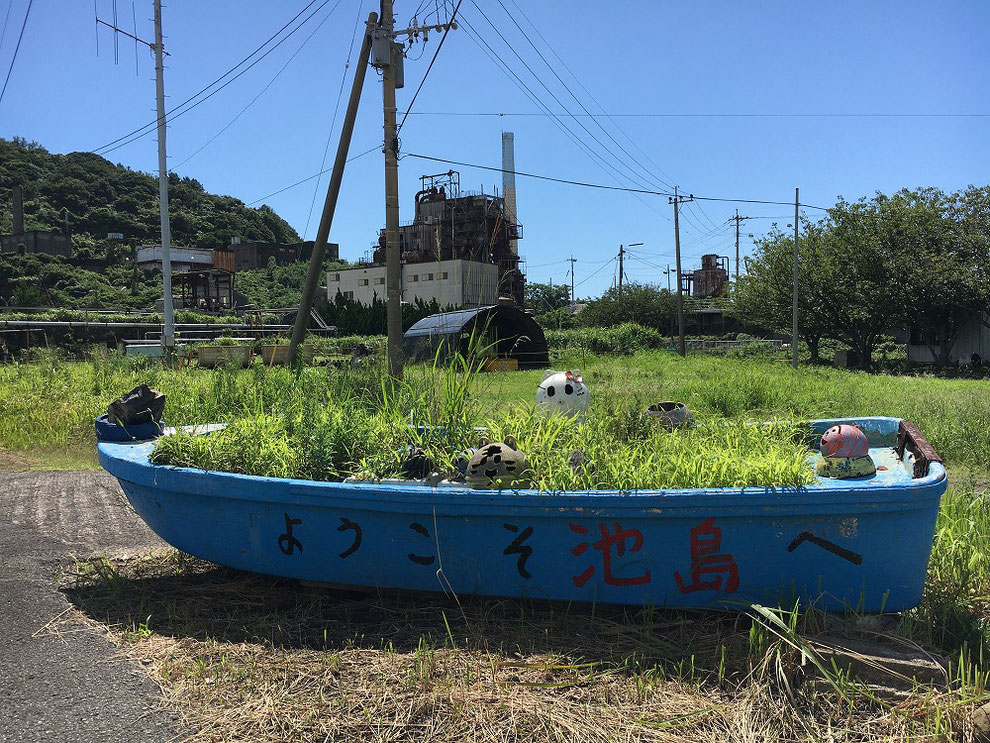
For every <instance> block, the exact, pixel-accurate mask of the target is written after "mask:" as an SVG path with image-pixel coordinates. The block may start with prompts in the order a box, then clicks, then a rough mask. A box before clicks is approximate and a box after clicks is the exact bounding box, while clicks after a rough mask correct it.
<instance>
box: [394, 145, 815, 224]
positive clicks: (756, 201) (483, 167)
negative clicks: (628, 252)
mask: <svg viewBox="0 0 990 743" xmlns="http://www.w3.org/2000/svg"><path fill="white" fill-rule="evenodd" d="M403 157H415V158H416V159H418V160H429V161H431V162H437V163H447V164H449V165H459V166H461V167H464V168H476V169H478V170H488V171H492V172H495V173H512V174H514V175H519V176H522V177H524V178H536V179H538V180H542V181H552V182H554V183H564V184H567V185H570V186H583V187H585V188H599V189H604V190H607V191H626V192H628V193H638V194H648V195H650V196H673V193H672V192H671V193H668V192H666V191H650V190H648V189H643V188H629V187H626V186H608V185H605V184H602V183H588V182H586V181H574V180H569V179H567V178H556V177H554V176H549V175H539V174H537V173H526V172H524V171H522V170H505V169H503V168H496V167H494V166H491V165H478V164H477V163H468V162H464V161H462V160H451V159H449V158H445V157H432V156H430V155H420V154H417V153H415V152H407V153H405V154H404V155H403ZM694 198H696V199H704V200H705V201H728V202H741V203H746V204H783V205H785V206H792V205H793V204H794V202H793V201H767V200H762V199H727V198H720V197H717V196H697V195H695V197H694ZM799 206H803V207H805V208H806V209H821V210H822V211H828V209H829V207H825V206H815V205H814V204H799Z"/></svg>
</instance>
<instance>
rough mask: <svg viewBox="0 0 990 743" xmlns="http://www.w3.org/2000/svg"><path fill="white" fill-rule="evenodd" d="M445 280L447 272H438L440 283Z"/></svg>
mask: <svg viewBox="0 0 990 743" xmlns="http://www.w3.org/2000/svg"><path fill="white" fill-rule="evenodd" d="M446 278H447V272H446V271H441V272H440V280H441V281H444V280H446Z"/></svg>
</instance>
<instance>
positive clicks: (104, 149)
mask: <svg viewBox="0 0 990 743" xmlns="http://www.w3.org/2000/svg"><path fill="white" fill-rule="evenodd" d="M316 2H317V0H310V1H309V2H308V3H307V4H306V5H305V7H303V9H302V10H300V11H299V12H298V13H296V15H294V16H293V17H292V19H291V20H290V21H289V22H288V23H286V24H285V25H284V26H282V28H280V29H279V30H278V31H276V32H275V33H274V34H272V35H271V36H270V37H268V39H267V40H266V41H265V42H264V43H262V44H261V45H260V46H259V47H258V48H257V49H255V50H254V51H253V52H251V53H250V54H248V55H247V56H246V57H244V59H242V60H241V61H240V62H238V63H237V64H235V65H234V66H233V67H231V68H230V69H229V70H227V71H226V72H225V73H223V74H222V75H221V76H220V77H218V78H217V79H216V80H214V81H213V82H211V83H210V84H209V85H206V86H204V87H203V88H201V89H200V90H199V91H197V92H196V93H194V94H193V95H191V96H189V97H188V98H186V100H184V101H183V102H182V103H180V104H178V105H177V106H175V107H174V108H172V109H171V110H169V111H167V112H166V113H165V116H164V117H163V118H167V119H168V120H169V121H171V120H172V119H173V118H178V117H179V116H180V115H182V114H183V113H186V111H188V110H191V109H192V108H194V107H195V106H198V105H199V104H200V103H203V102H204V101H206V100H208V99H209V98H211V97H212V96H214V95H215V94H216V93H218V92H219V91H220V90H222V89H223V88H225V87H227V85H229V84H230V83H232V82H233V81H234V80H236V79H237V78H238V77H240V76H241V75H243V74H244V73H245V72H247V71H248V70H249V69H251V67H253V66H254V65H255V64H257V63H258V62H260V61H261V60H262V59H264V58H265V57H266V56H268V55H269V54H270V53H271V52H273V51H274V50H275V49H277V48H278V47H279V46H280V45H281V44H283V43H284V42H285V41H286V40H288V38H289V37H290V36H291V35H292V34H294V33H295V32H296V31H298V30H299V29H300V28H301V27H302V26H303V25H304V24H305V23H306V22H307V21H309V19H310V18H312V17H313V16H314V15H315V14H316V13H318V12H319V11H320V10H322V9H323V7H324V6H326V5H327V3H329V2H330V0H324V2H323V3H321V4H320V6H319V7H318V8H317V9H316V10H315V11H314V12H313V13H312V14H310V15H309V16H307V17H306V18H305V19H304V20H303V22H302V23H300V24H299V25H298V26H296V28H294V29H293V30H292V31H290V32H289V33H288V34H287V35H286V36H285V37H284V38H283V39H281V40H279V41H278V43H276V44H275V45H274V46H273V47H272V48H271V49H269V50H268V51H267V52H265V54H263V55H262V56H261V57H259V58H258V59H256V60H255V61H254V62H252V63H251V65H250V66H248V67H247V68H245V69H244V70H241V72H239V73H238V74H237V75H236V76H234V77H233V78H231V79H230V80H228V81H227V82H226V83H224V84H223V85H222V86H221V87H220V88H217V90H214V91H213V92H212V93H210V94H209V95H208V96H206V98H203V99H202V100H200V101H197V102H196V103H194V104H193V105H192V106H190V107H189V108H188V109H186V110H185V111H181V112H179V109H181V108H183V107H184V106H186V105H187V104H189V103H190V102H192V101H193V100H195V99H196V98H198V97H199V96H200V95H202V94H203V93H205V92H206V91H207V90H209V89H210V88H212V87H213V86H214V85H216V84H218V83H219V82H221V81H222V80H223V79H224V78H226V77H227V76H229V75H230V74H232V73H233V72H234V71H235V70H237V68H239V67H240V66H241V65H243V64H244V63H246V62H247V61H248V60H249V59H251V58H252V57H253V56H254V55H256V54H257V53H258V52H260V51H261V50H262V49H264V48H265V47H266V46H268V44H270V43H271V42H272V41H273V40H274V39H276V38H277V37H278V36H279V35H280V34H281V33H282V32H283V31H285V29H287V28H288V27H289V26H291V25H292V24H293V23H295V21H296V19H298V18H299V17H300V16H301V15H302V14H303V13H305V12H306V11H307V10H309V8H310V7H312V6H313V5H314V4H315V3H316ZM177 112H178V113H177ZM173 114H174V115H173ZM158 123H159V122H158V119H157V118H156V119H155V120H154V121H150V122H148V123H147V124H145V125H144V126H140V127H138V128H137V129H134V130H133V131H131V132H129V133H127V134H125V135H123V136H122V137H117V139H114V140H113V141H111V142H107V143H106V144H104V145H101V146H100V147H96V148H94V149H93V150H91V152H93V153H95V154H98V155H105V154H108V153H110V152H113V151H114V150H116V149H119V148H120V147H123V146H125V145H127V144H130V143H131V142H134V141H137V140H138V139H141V138H142V137H144V136H145V135H147V134H150V133H151V131H153V130H154V129H155V128H156V127H157V126H158ZM149 127H150V129H149ZM145 129H148V131H144V130H145ZM139 132H143V133H142V134H139ZM135 134H137V135H138V136H137V137H134V139H131V137H132V136H133V135H135ZM123 140H129V141H123ZM118 142H121V144H119V145H118V144H117V143H118ZM114 145H117V146H114Z"/></svg>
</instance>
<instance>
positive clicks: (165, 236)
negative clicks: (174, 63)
mask: <svg viewBox="0 0 990 743" xmlns="http://www.w3.org/2000/svg"><path fill="white" fill-rule="evenodd" d="M154 3H155V104H156V109H157V111H158V211H159V215H160V217H161V224H162V293H163V295H164V296H163V297H162V310H163V314H164V315H165V327H164V333H162V343H164V344H165V357H166V359H171V358H172V356H173V355H174V353H175V311H174V308H173V307H172V228H171V225H170V224H169V220H168V162H167V160H166V157H165V62H164V58H165V46H164V43H163V42H162V0H154ZM114 38H116V36H114Z"/></svg>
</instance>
